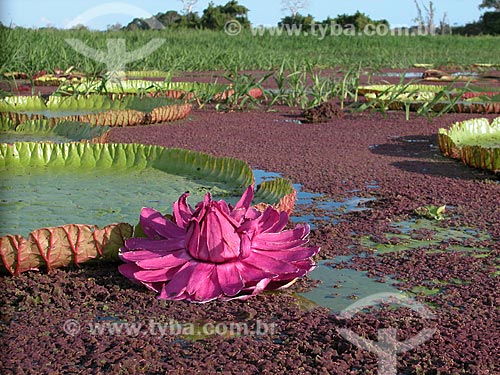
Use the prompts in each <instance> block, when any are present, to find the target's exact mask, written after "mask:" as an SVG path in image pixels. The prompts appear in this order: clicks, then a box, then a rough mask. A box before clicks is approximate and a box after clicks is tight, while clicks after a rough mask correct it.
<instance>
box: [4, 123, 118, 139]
mask: <svg viewBox="0 0 500 375" xmlns="http://www.w3.org/2000/svg"><path fill="white" fill-rule="evenodd" d="M109 131H110V128H109V127H107V126H93V125H90V124H87V123H82V122H71V121H57V120H54V119H45V120H29V121H26V122H23V123H21V124H15V123H13V122H12V121H11V120H10V119H8V118H6V119H0V142H2V143H16V142H54V143H62V142H82V141H84V142H106V141H107V140H108V136H109Z"/></svg>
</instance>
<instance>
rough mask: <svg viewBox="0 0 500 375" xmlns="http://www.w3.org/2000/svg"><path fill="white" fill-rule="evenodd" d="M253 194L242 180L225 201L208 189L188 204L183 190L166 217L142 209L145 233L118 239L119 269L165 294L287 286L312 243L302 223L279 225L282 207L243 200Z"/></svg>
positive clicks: (202, 295)
mask: <svg viewBox="0 0 500 375" xmlns="http://www.w3.org/2000/svg"><path fill="white" fill-rule="evenodd" d="M253 195H254V190H253V186H249V187H248V188H247V189H246V191H245V193H244V194H243V196H242V197H241V199H240V200H239V201H238V203H237V204H236V206H234V207H232V206H231V205H228V204H227V203H226V202H225V201H223V200H220V201H213V200H212V199H211V196H210V194H209V193H208V194H207V195H206V196H205V199H204V200H203V201H202V202H200V203H198V204H197V205H196V208H195V209H193V208H191V207H190V206H189V205H188V204H187V202H186V199H187V197H188V196H189V194H188V193H185V194H183V195H182V196H181V197H180V198H179V200H178V201H177V202H175V203H174V205H173V214H174V220H173V221H171V220H169V219H167V218H166V217H165V216H163V215H162V214H161V213H159V212H158V211H155V210H154V209H152V208H143V210H142V212H141V218H140V222H141V226H142V229H143V231H144V233H145V235H146V236H147V238H131V239H129V240H127V241H126V242H125V247H123V248H122V249H120V257H121V259H122V260H123V261H125V262H126V263H125V264H122V265H121V266H120V267H119V270H120V272H121V273H122V274H123V275H124V276H126V277H128V278H129V279H131V280H134V281H138V282H140V283H142V284H144V285H146V286H147V287H148V288H150V289H152V290H154V291H156V292H158V293H159V298H160V299H168V300H183V299H185V300H188V301H192V302H208V301H211V300H214V299H223V300H229V299H235V298H239V299H246V298H248V297H250V296H252V295H255V294H258V293H260V292H262V291H263V290H273V289H279V288H283V287H286V286H288V285H289V284H290V283H292V282H293V281H294V280H296V279H297V278H299V277H301V276H304V275H305V274H306V273H307V272H309V271H311V270H312V269H314V268H315V267H316V264H315V263H314V261H313V260H312V257H313V256H314V255H316V254H317V253H318V251H319V248H318V247H307V246H305V245H306V244H307V242H308V241H307V240H306V237H307V235H308V234H309V226H308V225H297V226H296V227H295V229H290V230H283V229H284V228H285V226H286V225H287V223H288V214H287V213H286V212H278V211H277V210H276V209H274V208H273V207H271V206H268V207H267V208H266V209H265V210H264V212H261V211H259V210H257V209H256V208H254V207H251V206H250V205H251V202H252V199H253Z"/></svg>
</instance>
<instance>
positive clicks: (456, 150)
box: [438, 117, 500, 172]
mask: <svg viewBox="0 0 500 375" xmlns="http://www.w3.org/2000/svg"><path fill="white" fill-rule="evenodd" d="M438 140H439V148H440V149H441V152H442V153H443V154H444V155H445V156H449V157H452V158H455V159H460V160H462V161H463V162H464V163H465V164H467V165H470V166H472V167H475V168H480V169H487V170H490V171H492V172H498V171H500V117H498V118H496V119H495V120H493V121H492V122H491V124H490V122H489V121H488V120H487V119H484V118H479V119H471V120H467V121H462V122H457V123H454V124H453V125H452V126H451V127H450V129H444V128H441V129H439V133H438Z"/></svg>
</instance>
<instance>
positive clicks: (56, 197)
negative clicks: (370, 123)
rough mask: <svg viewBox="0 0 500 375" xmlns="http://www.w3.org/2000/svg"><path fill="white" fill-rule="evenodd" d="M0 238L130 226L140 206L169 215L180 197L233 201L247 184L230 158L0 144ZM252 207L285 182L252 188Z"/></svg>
mask: <svg viewBox="0 0 500 375" xmlns="http://www.w3.org/2000/svg"><path fill="white" fill-rule="evenodd" d="M0 175H1V183H0V184H1V190H2V199H1V201H0V235H5V234H13V233H19V234H23V235H27V234H28V233H29V232H30V231H32V230H33V229H36V228H39V227H45V226H57V225H63V224H67V223H91V224H96V225H100V226H102V225H106V224H109V223H112V222H128V223H135V222H137V220H138V217H139V213H140V210H141V208H142V207H144V206H148V207H153V208H155V209H157V210H159V211H162V212H169V211H170V210H171V206H172V203H173V202H174V201H175V200H177V199H178V198H179V196H180V195H181V194H182V193H184V192H185V191H189V192H190V193H191V197H190V202H191V203H192V204H195V203H197V202H198V201H200V200H202V198H203V196H204V195H205V194H206V192H208V191H210V192H211V193H212V195H213V196H214V197H215V198H224V199H225V200H227V201H229V202H232V203H236V201H237V200H238V199H239V197H240V196H241V194H242V192H243V190H244V188H245V187H246V186H248V185H250V184H252V183H253V180H254V179H253V174H252V170H251V169H250V167H249V166H248V165H247V164H246V163H245V162H243V161H241V160H237V159H232V158H216V157H213V156H210V155H206V154H201V153H196V152H192V151H187V150H182V149H168V148H163V147H159V146H146V145H138V144H86V143H81V144H80V143H67V144H42V143H16V144H13V145H7V144H0ZM257 190H258V193H257V194H256V202H255V203H260V202H265V203H268V204H277V203H279V201H280V199H281V198H283V197H285V196H287V195H288V194H290V192H292V191H294V190H293V187H292V186H291V183H290V182H289V181H287V180H283V179H278V180H277V181H276V182H275V184H274V185H273V184H271V182H269V183H268V184H262V185H261V186H259V187H258V189H257Z"/></svg>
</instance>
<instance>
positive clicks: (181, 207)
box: [173, 193, 193, 228]
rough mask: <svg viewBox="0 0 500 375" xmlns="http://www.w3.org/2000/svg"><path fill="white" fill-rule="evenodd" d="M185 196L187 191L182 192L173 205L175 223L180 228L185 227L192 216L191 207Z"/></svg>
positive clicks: (187, 195)
mask: <svg viewBox="0 0 500 375" xmlns="http://www.w3.org/2000/svg"><path fill="white" fill-rule="evenodd" d="M187 197H189V193H184V194H182V195H181V197H180V198H179V199H178V200H177V201H176V202H175V203H174V205H173V212H174V218H175V223H176V224H177V225H178V226H179V227H181V228H186V227H187V225H188V222H189V219H191V217H192V216H193V209H192V208H191V206H189V205H188V204H187Z"/></svg>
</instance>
